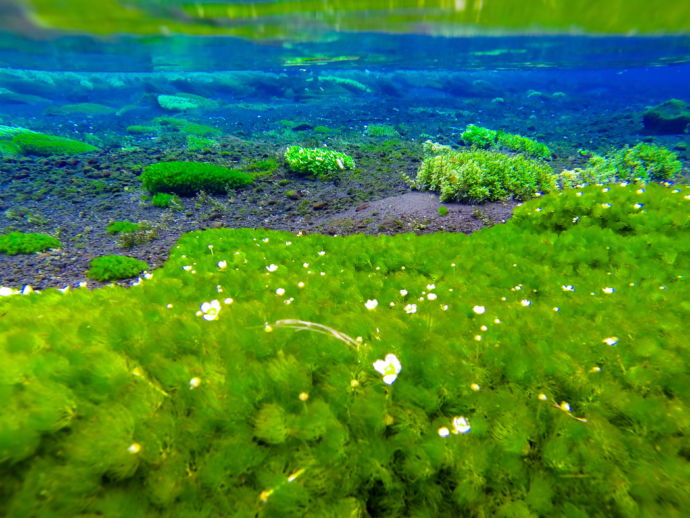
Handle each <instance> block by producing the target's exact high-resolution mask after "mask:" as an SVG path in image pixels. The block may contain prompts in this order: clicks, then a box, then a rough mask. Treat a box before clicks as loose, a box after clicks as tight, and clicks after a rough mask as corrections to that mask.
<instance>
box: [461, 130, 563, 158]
mask: <svg viewBox="0 0 690 518" xmlns="http://www.w3.org/2000/svg"><path fill="white" fill-rule="evenodd" d="M460 139H461V140H462V141H463V142H464V143H465V144H467V145H468V146H472V147H475V148H481V149H485V148H491V147H497V148H504V149H507V150H510V151H515V152H517V153H524V154H526V155H530V156H533V157H536V158H544V159H549V158H551V150H550V149H549V148H548V146H547V145H546V144H542V143H541V142H537V141H535V140H532V139H530V138H527V137H523V136H521V135H515V134H513V133H507V132H505V131H496V130H492V129H489V128H482V127H480V126H475V125H474V124H468V126H467V128H466V129H465V131H464V132H463V133H462V135H460Z"/></svg>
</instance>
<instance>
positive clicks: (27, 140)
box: [11, 133, 98, 156]
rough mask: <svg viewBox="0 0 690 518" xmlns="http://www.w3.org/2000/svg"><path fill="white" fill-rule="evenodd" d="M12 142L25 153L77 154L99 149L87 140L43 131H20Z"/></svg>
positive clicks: (43, 154)
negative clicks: (57, 135) (48, 133)
mask: <svg viewBox="0 0 690 518" xmlns="http://www.w3.org/2000/svg"><path fill="white" fill-rule="evenodd" d="M11 144H12V145H13V146H14V147H15V148H16V150H17V152H18V153H21V154H23V155H38V156H50V155H75V154H81V153H89V152H90V151H97V150H98V148H97V147H96V146H92V145H91V144H87V143H86V142H81V141H79V140H74V139H71V138H65V137H56V136H53V135H45V134H43V133H19V134H17V135H15V136H14V137H13V138H12V141H11Z"/></svg>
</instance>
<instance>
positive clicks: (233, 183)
mask: <svg viewBox="0 0 690 518" xmlns="http://www.w3.org/2000/svg"><path fill="white" fill-rule="evenodd" d="M252 181H253V179H252V177H251V176H250V175H248V174H246V173H243V172H242V171H239V170H237V169H228V168H226V167H222V166H219V165H215V164H208V163H204V162H179V161H175V162H158V163H156V164H152V165H150V166H148V167H146V168H145V169H144V172H143V173H142V174H141V182H142V186H143V187H144V189H146V190H147V191H149V192H150V193H153V194H155V193H159V192H166V193H174V194H179V195H181V196H191V195H194V194H196V193H199V192H201V191H205V192H209V193H225V192H227V191H228V189H234V188H236V187H241V186H243V185H247V184H249V183H252Z"/></svg>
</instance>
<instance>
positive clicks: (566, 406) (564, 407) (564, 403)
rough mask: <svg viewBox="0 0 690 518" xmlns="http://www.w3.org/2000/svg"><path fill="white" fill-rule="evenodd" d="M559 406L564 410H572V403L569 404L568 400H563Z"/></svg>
mask: <svg viewBox="0 0 690 518" xmlns="http://www.w3.org/2000/svg"><path fill="white" fill-rule="evenodd" d="M558 406H559V407H560V409H561V410H563V411H564V412H570V404H568V402H567V401H561V404H560V405H558Z"/></svg>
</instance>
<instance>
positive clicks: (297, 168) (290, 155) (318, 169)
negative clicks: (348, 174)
mask: <svg viewBox="0 0 690 518" xmlns="http://www.w3.org/2000/svg"><path fill="white" fill-rule="evenodd" d="M285 161H286V162H287V163H288V167H289V168H290V170H291V171H294V172H296V173H306V174H310V175H311V176H314V177H316V178H320V179H330V178H333V177H334V176H335V175H336V173H338V172H339V171H342V170H344V169H354V167H355V161H354V160H353V159H352V157H350V156H348V155H346V154H344V153H339V152H338V151H333V150H331V149H323V148H317V149H309V148H303V147H301V146H290V147H289V148H288V149H287V151H286V152H285Z"/></svg>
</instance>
